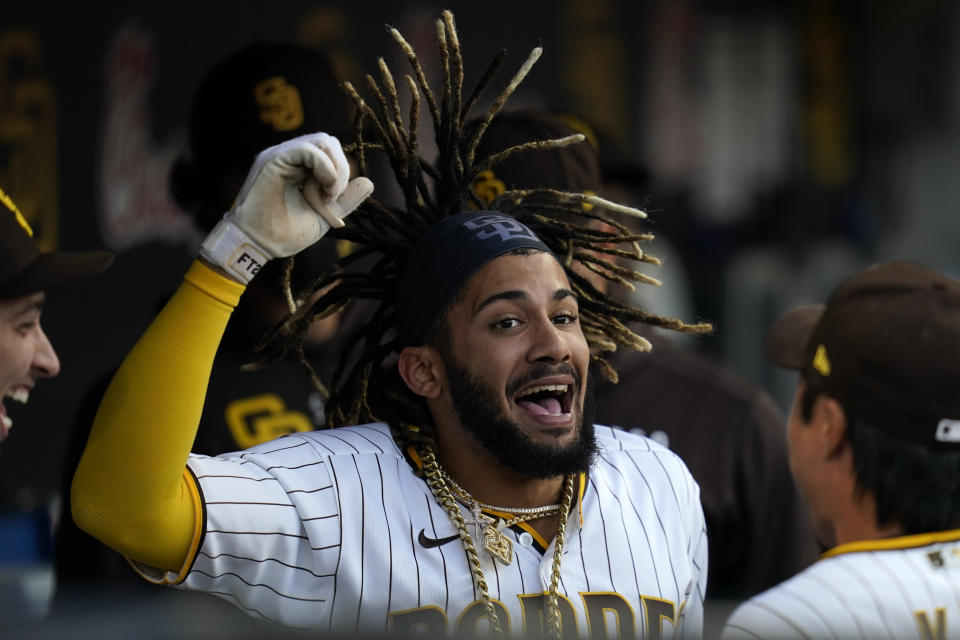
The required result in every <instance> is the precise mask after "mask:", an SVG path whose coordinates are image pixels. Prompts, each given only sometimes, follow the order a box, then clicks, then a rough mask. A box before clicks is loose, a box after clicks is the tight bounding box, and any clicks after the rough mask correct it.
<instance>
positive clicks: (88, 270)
mask: <svg viewBox="0 0 960 640" xmlns="http://www.w3.org/2000/svg"><path fill="white" fill-rule="evenodd" d="M112 261H113V254H112V253H110V252H108V251H84V252H80V251H52V252H42V251H40V249H39V247H37V243H36V242H34V240H33V231H32V230H31V229H30V225H29V224H27V221H26V219H25V218H24V217H23V215H22V214H21V213H20V210H19V209H17V205H16V204H14V202H13V200H12V199H11V198H10V196H8V195H7V194H6V193H5V192H4V191H3V190H0V297H2V298H9V297H13V296H20V295H25V294H28V293H34V292H36V291H46V290H47V289H54V288H57V287H62V286H65V285H68V284H71V283H73V282H76V281H77V280H80V279H81V278H85V277H87V276H92V275H94V274H95V273H99V272H100V271H103V270H104V269H106V268H107V267H108V266H109V265H110V263H111V262H112Z"/></svg>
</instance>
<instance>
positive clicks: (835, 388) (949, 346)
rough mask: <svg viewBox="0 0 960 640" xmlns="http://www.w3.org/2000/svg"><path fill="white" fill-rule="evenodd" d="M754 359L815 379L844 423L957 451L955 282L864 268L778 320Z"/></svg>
mask: <svg viewBox="0 0 960 640" xmlns="http://www.w3.org/2000/svg"><path fill="white" fill-rule="evenodd" d="M764 352H765V353H766V355H767V358H769V359H770V361H772V362H773V363H774V364H776V365H778V366H780V367H783V368H785V369H794V370H810V371H813V372H815V373H816V375H819V376H820V377H821V378H822V380H823V382H824V386H825V389H826V391H827V393H829V394H830V395H832V396H833V397H835V398H836V399H837V400H839V401H840V403H841V404H842V405H843V406H844V408H845V409H846V410H847V412H848V413H850V414H851V416H852V417H853V418H856V419H859V420H862V421H864V422H866V423H868V424H871V425H874V426H876V427H877V428H880V429H883V430H884V431H886V432H888V433H890V434H891V435H892V436H894V437H897V438H900V439H902V440H906V441H911V442H916V443H922V444H926V445H932V446H938V447H955V446H960V281H957V280H955V279H953V278H950V277H948V276H945V275H943V274H941V273H938V272H936V271H933V270H931V269H927V268H925V267H922V266H920V265H918V264H915V263H912V262H903V261H893V262H885V263H881V264H877V265H874V266H872V267H869V268H867V269H865V270H863V271H861V272H859V273H857V274H855V275H854V276H852V277H851V278H849V279H848V280H846V281H844V282H843V283H841V284H840V285H839V286H838V287H837V288H836V289H835V290H834V291H833V293H832V294H831V295H830V297H829V298H828V299H827V302H826V304H822V305H812V306H807V307H800V308H798V309H794V310H792V311H789V312H787V313H786V314H784V315H783V316H782V317H781V318H780V319H779V320H777V322H776V323H775V324H774V325H773V326H772V327H771V328H770V330H769V331H768V333H767V335H766V338H765V341H764Z"/></svg>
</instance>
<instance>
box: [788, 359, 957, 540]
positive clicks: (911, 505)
mask: <svg viewBox="0 0 960 640" xmlns="http://www.w3.org/2000/svg"><path fill="white" fill-rule="evenodd" d="M801 376H802V379H803V382H804V391H803V393H802V394H801V396H800V398H799V400H798V401H799V403H800V405H799V407H800V416H801V418H803V421H804V422H809V421H810V418H811V416H812V414H813V404H814V402H815V401H816V399H817V397H818V396H820V395H830V394H829V392H828V391H827V390H826V388H825V385H824V380H823V377H822V376H820V374H818V373H816V372H815V371H812V370H805V371H804V372H803V373H802V374H801ZM831 397H833V396H831ZM837 401H838V402H840V401H839V400H837ZM840 406H841V407H843V403H842V402H840ZM843 412H844V415H845V416H846V418H847V439H848V440H849V441H850V446H851V448H852V450H853V467H854V474H855V476H856V483H857V490H858V491H859V492H861V493H862V494H870V495H872V496H873V497H874V499H875V500H876V504H877V524H878V525H880V526H886V525H894V524H895V525H899V526H900V527H901V528H902V529H903V533H904V534H905V535H912V534H918V533H928V532H931V531H945V530H947V529H955V528H957V527H960V500H958V499H957V497H958V494H960V451H958V452H943V451H936V450H934V449H931V448H929V447H926V446H924V445H920V444H914V443H910V442H904V441H903V440H900V439H897V438H895V437H893V436H891V435H889V434H888V433H886V432H885V431H883V430H881V429H879V428H877V427H875V426H873V425H870V424H867V423H865V422H863V421H862V420H858V419H857V417H856V416H854V415H852V414H851V413H850V411H848V410H847V409H846V407H843Z"/></svg>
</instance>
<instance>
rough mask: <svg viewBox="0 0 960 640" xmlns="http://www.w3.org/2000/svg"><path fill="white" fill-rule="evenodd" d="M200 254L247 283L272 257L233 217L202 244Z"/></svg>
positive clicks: (222, 221)
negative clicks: (232, 220) (234, 221)
mask: <svg viewBox="0 0 960 640" xmlns="http://www.w3.org/2000/svg"><path fill="white" fill-rule="evenodd" d="M200 255H201V256H202V257H203V258H205V259H206V260H207V261H209V262H210V263H212V264H214V265H216V266H218V267H220V268H221V269H223V270H224V271H226V272H227V273H229V274H230V275H232V276H234V277H235V278H237V280H239V281H240V282H243V283H244V284H246V283H248V282H250V280H251V278H253V276H255V275H257V273H258V272H259V271H260V269H261V267H263V265H265V264H266V263H267V261H268V260H270V257H271V256H270V254H269V253H268V252H267V250H266V249H264V248H263V247H261V246H260V245H259V244H257V243H256V242H255V241H254V240H253V238H251V237H250V236H249V235H247V233H246V232H245V231H244V230H243V229H241V228H240V227H238V226H237V225H235V224H233V222H231V220H230V219H229V218H224V219H223V220H221V221H220V222H218V223H217V226H215V227H214V228H213V231H211V232H210V233H209V234H208V235H207V237H206V238H205V239H204V241H203V244H201V245H200Z"/></svg>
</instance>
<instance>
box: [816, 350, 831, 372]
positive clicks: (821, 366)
mask: <svg viewBox="0 0 960 640" xmlns="http://www.w3.org/2000/svg"><path fill="white" fill-rule="evenodd" d="M813 368H814V369H816V370H817V373H819V374H820V375H822V376H823V377H824V378H826V377H827V376H829V375H830V358H828V357H827V348H826V347H825V346H823V345H822V344H821V345H819V346H818V347H817V352H816V353H815V354H814V355H813Z"/></svg>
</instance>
